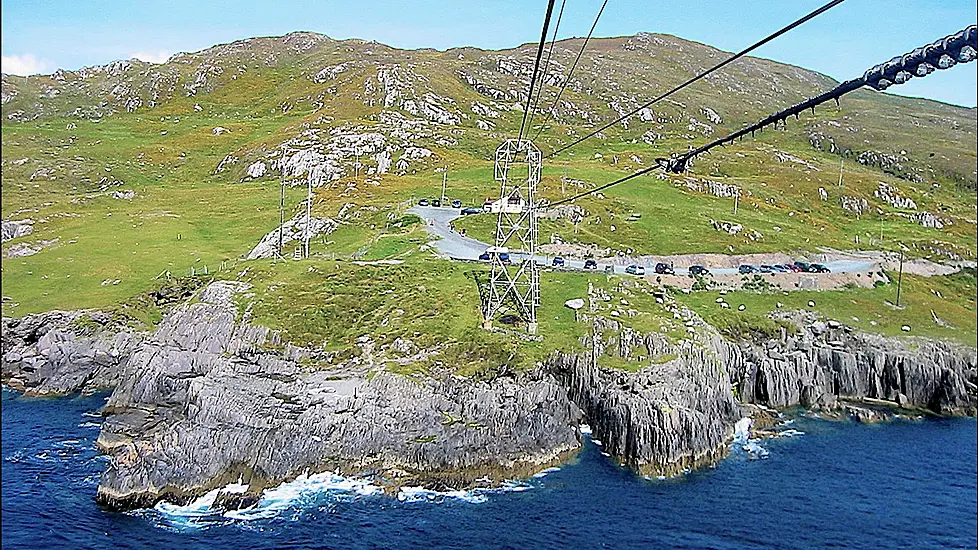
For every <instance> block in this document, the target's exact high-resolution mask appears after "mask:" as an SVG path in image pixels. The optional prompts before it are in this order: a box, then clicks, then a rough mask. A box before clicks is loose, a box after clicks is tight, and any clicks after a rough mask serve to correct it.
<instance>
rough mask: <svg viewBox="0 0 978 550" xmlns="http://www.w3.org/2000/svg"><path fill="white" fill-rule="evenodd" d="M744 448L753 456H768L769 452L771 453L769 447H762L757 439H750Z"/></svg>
mask: <svg viewBox="0 0 978 550" xmlns="http://www.w3.org/2000/svg"><path fill="white" fill-rule="evenodd" d="M742 448H743V449H744V450H745V451H747V454H748V455H750V457H751V458H767V457H768V454H770V453H768V451H767V449H765V448H764V447H761V446H760V444H758V443H757V440H756V439H750V440H748V441H747V444H746V445H744V446H743V447H742Z"/></svg>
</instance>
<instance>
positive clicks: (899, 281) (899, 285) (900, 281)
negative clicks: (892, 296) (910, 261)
mask: <svg viewBox="0 0 978 550" xmlns="http://www.w3.org/2000/svg"><path fill="white" fill-rule="evenodd" d="M902 288H903V251H902V250H901V251H900V275H899V276H897V302H896V305H897V307H900V290H901V289H902Z"/></svg>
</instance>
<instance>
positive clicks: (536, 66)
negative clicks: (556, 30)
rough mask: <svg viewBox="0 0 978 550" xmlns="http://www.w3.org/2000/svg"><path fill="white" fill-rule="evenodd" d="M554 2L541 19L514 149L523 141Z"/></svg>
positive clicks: (549, 4) (552, 1)
mask: <svg viewBox="0 0 978 550" xmlns="http://www.w3.org/2000/svg"><path fill="white" fill-rule="evenodd" d="M554 1H555V0H550V1H549V2H548V3H547V15H546V17H544V18H543V31H542V32H541V33H540V46H539V47H538V48H537V58H536V61H534V62H533V75H532V76H531V77H530V92H529V93H528V94H527V95H526V108H525V109H523V121H522V122H521V123H520V135H519V138H518V139H517V140H516V147H517V149H518V148H519V146H520V145H519V144H520V142H521V141H523V127H524V126H526V118H527V115H529V113H530V102H531V101H532V100H533V85H534V84H536V80H537V73H538V72H539V71H540V59H542V58H543V47H544V46H546V45H547V29H548V28H549V27H550V17H551V16H552V15H553V13H554Z"/></svg>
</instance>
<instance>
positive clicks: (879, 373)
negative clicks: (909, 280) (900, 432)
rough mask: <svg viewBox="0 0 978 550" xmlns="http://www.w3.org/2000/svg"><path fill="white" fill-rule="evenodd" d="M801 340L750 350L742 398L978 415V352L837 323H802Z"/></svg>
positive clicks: (740, 374) (740, 380) (734, 372)
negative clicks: (852, 402) (867, 403)
mask: <svg viewBox="0 0 978 550" xmlns="http://www.w3.org/2000/svg"><path fill="white" fill-rule="evenodd" d="M799 325H800V329H799V332H798V333H797V334H795V335H791V336H788V335H785V338H784V340H783V341H781V342H777V341H775V342H769V343H768V344H767V345H766V346H753V345H747V344H745V345H743V357H744V359H743V361H742V362H741V363H740V365H741V368H738V369H730V373H731V380H732V382H733V383H734V385H735V386H736V387H737V390H738V395H739V396H740V399H741V400H742V401H744V402H748V403H759V404H764V405H768V406H771V407H775V408H785V407H792V406H803V407H812V408H823V409H832V408H835V407H836V406H837V405H838V401H839V399H862V398H871V399H882V400H886V401H890V402H892V403H894V404H899V405H901V406H911V407H917V408H922V409H927V410H929V411H932V412H935V413H939V414H966V415H974V414H975V412H976V405H978V385H976V384H978V369H976V355H975V349H974V348H968V347H965V346H960V345H956V344H951V343H947V342H942V341H936V340H928V339H923V338H921V339H898V338H886V337H883V336H878V335H873V334H867V333H863V332H859V331H856V330H853V329H851V328H850V327H846V326H845V325H843V324H841V323H838V322H836V321H829V322H821V321H815V320H813V319H812V318H810V317H809V318H804V319H802V320H800V321H799Z"/></svg>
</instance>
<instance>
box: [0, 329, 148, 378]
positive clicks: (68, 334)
mask: <svg viewBox="0 0 978 550" xmlns="http://www.w3.org/2000/svg"><path fill="white" fill-rule="evenodd" d="M86 314H87V315H88V316H89V318H90V319H94V320H98V319H99V318H100V315H101V314H99V313H98V312H82V311H70V312H67V311H50V312H47V313H41V314H38V315H28V316H26V317H23V318H21V319H10V318H4V319H3V330H2V340H3V360H2V363H0V364H2V376H3V381H4V383H5V384H7V385H9V386H10V387H12V388H14V389H16V390H19V391H23V392H24V393H25V394H27V395H36V396H43V395H65V394H69V393H74V392H78V391H84V392H91V391H95V390H99V389H107V388H112V387H115V386H116V384H117V383H118V381H119V379H120V378H121V377H122V374H123V371H124V369H125V366H126V365H127V363H128V360H129V355H130V354H131V353H132V352H133V350H135V349H136V348H137V347H138V346H139V344H140V342H141V341H142V339H143V336H142V335H140V334H136V333H131V332H114V331H98V332H97V333H96V334H86V331H85V330H83V329H81V328H79V327H78V326H77V324H76V321H78V320H79V319H80V318H81V317H82V316H83V315H86Z"/></svg>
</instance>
